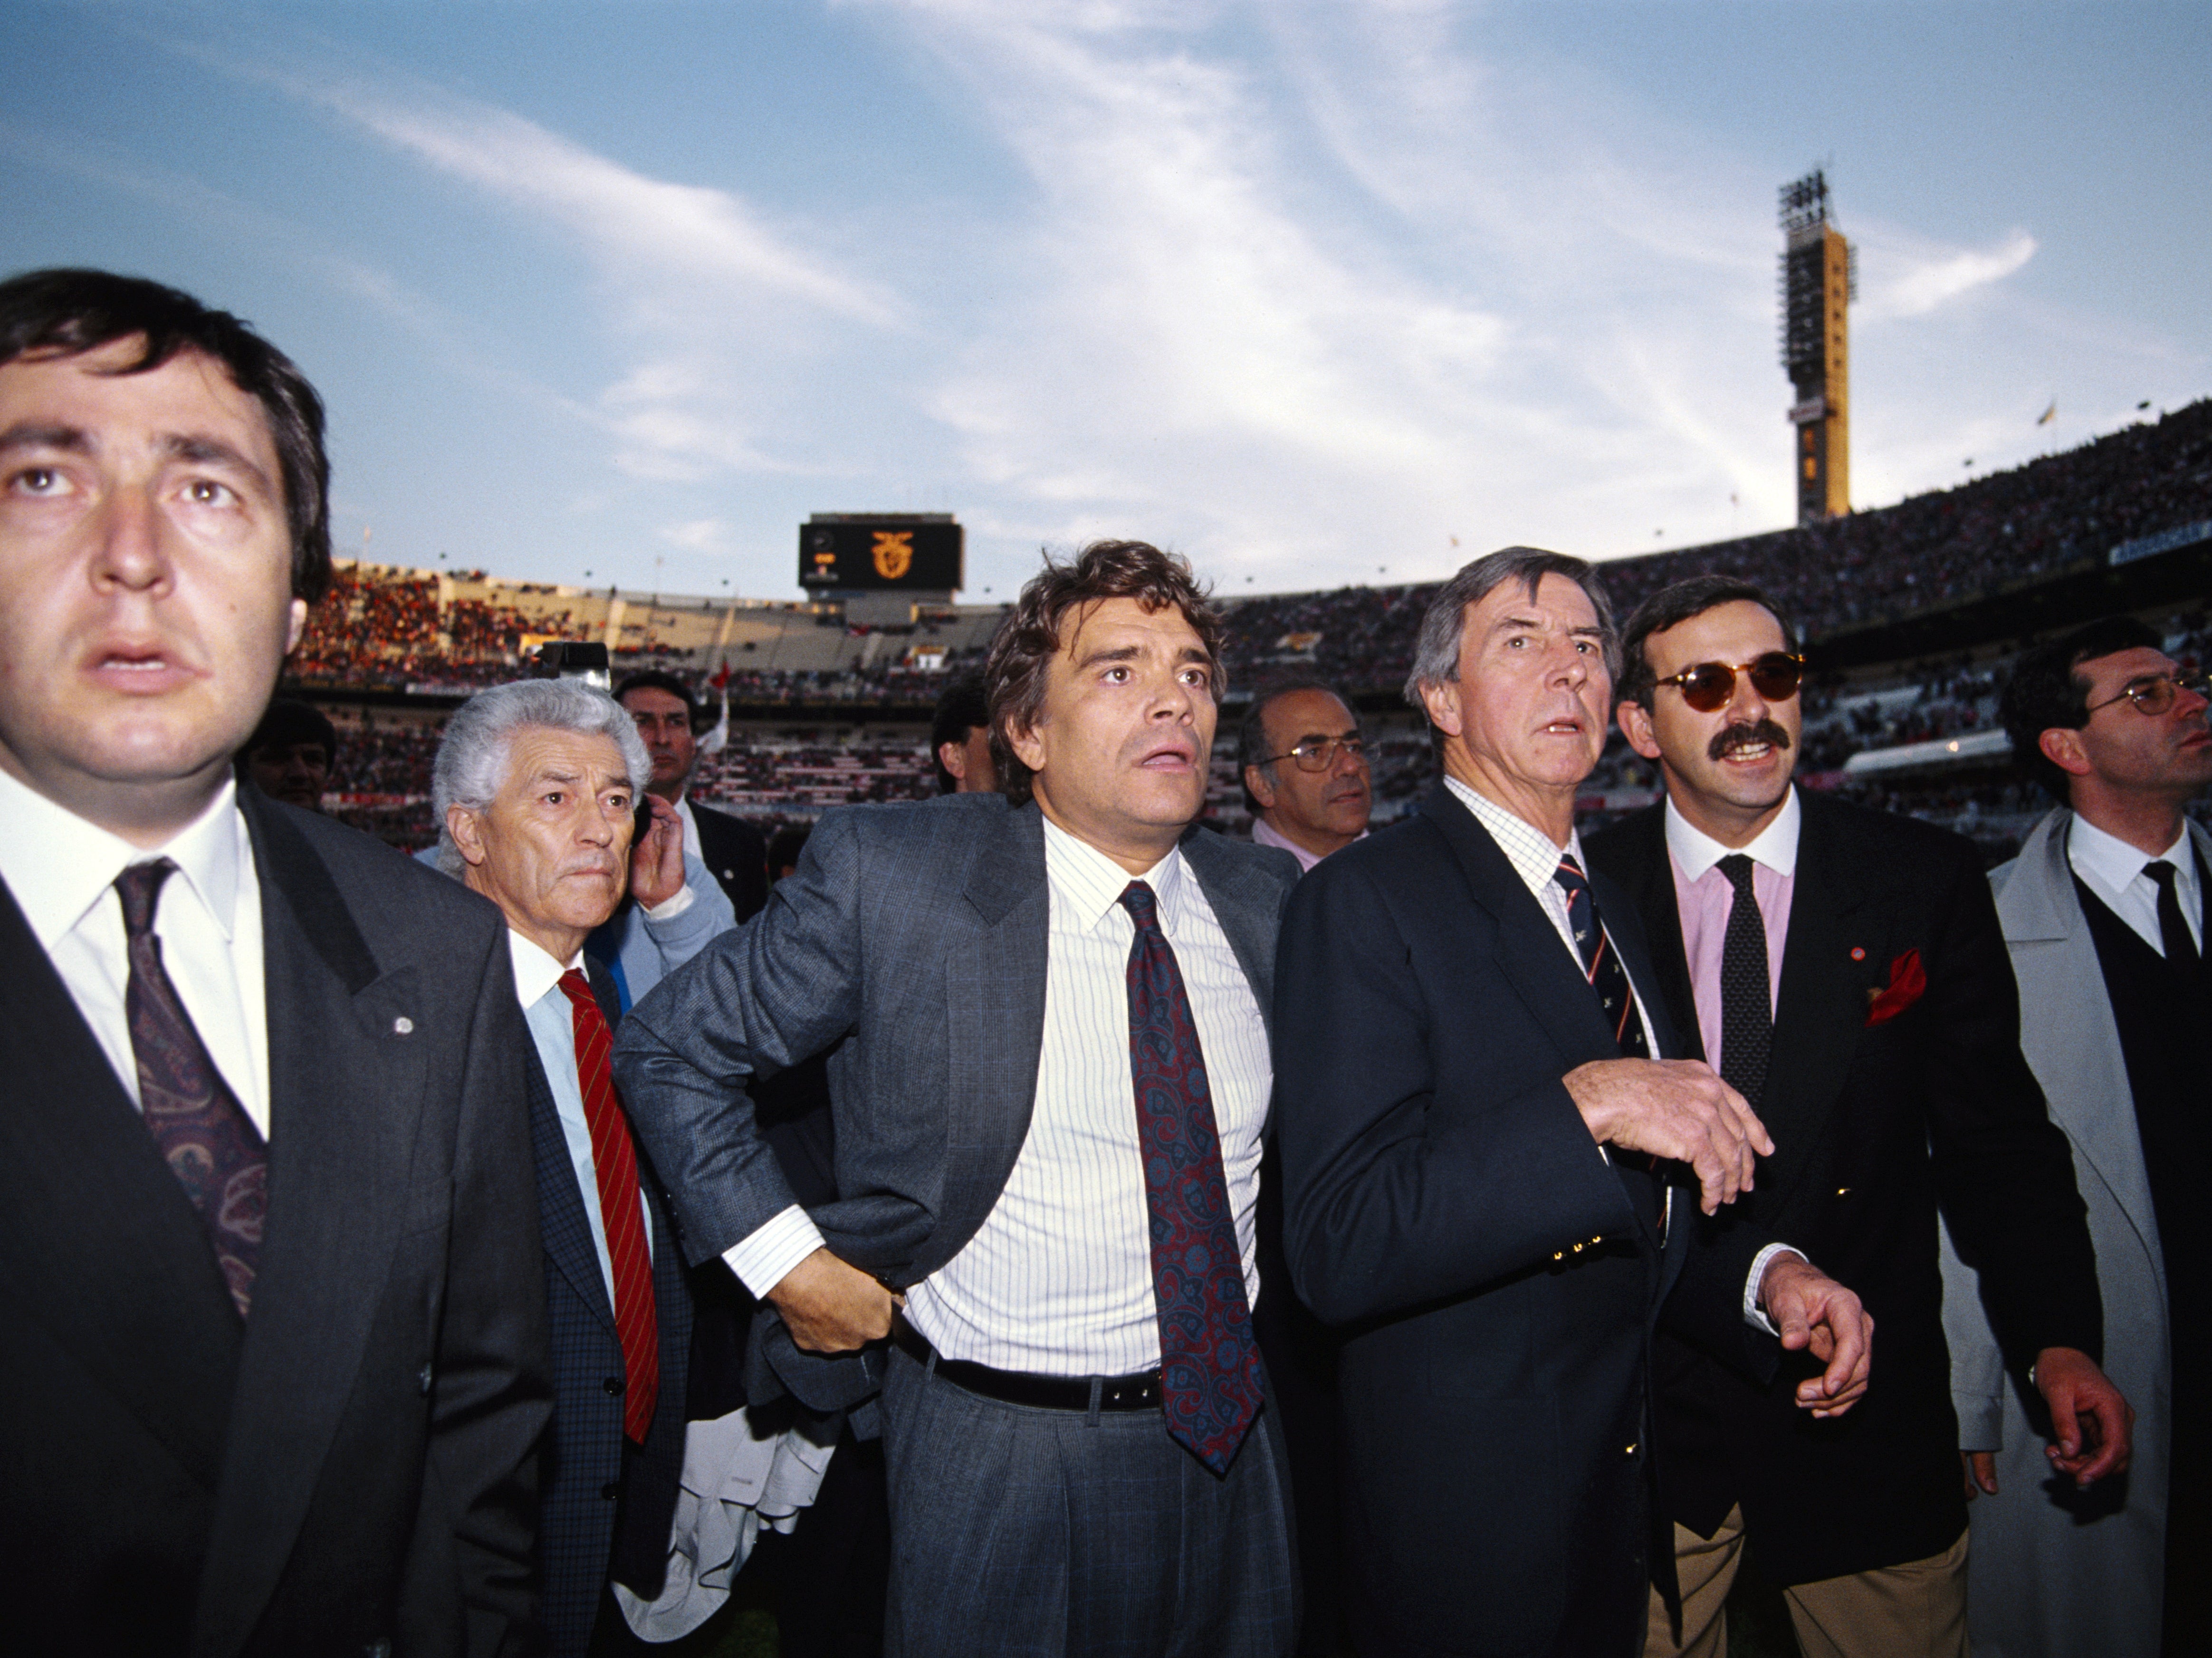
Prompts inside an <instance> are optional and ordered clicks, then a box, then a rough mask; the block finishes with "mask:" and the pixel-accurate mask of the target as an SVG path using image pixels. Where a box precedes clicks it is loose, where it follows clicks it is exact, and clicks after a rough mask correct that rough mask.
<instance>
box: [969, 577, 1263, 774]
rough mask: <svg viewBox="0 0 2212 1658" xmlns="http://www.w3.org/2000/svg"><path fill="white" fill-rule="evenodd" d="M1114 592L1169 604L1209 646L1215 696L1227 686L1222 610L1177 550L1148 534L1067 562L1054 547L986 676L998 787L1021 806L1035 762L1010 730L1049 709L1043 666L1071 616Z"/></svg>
mask: <svg viewBox="0 0 2212 1658" xmlns="http://www.w3.org/2000/svg"><path fill="white" fill-rule="evenodd" d="M1109 598H1133V599H1135V600H1136V601H1137V603H1138V604H1141V605H1143V606H1144V607H1145V609H1146V610H1165V609H1166V608H1167V607H1168V606H1169V605H1170V604H1172V605H1173V606H1175V608H1176V610H1180V611H1182V617H1183V620H1184V621H1186V622H1188V623H1190V625H1191V629H1192V631H1193V632H1194V633H1196V634H1197V635H1198V639H1199V643H1200V645H1201V646H1203V647H1205V650H1206V659H1207V661H1208V662H1209V663H1210V664H1211V665H1212V672H1213V696H1214V701H1217V702H1218V701H1220V700H1221V694H1222V692H1223V691H1224V690H1225V689H1228V684H1229V679H1228V676H1227V674H1226V673H1225V671H1223V669H1222V665H1221V641H1222V625H1221V614H1220V612H1219V611H1218V610H1215V609H1214V608H1213V606H1212V603H1211V602H1210V601H1209V599H1208V597H1207V594H1206V590H1205V589H1204V588H1202V587H1200V586H1199V585H1198V578H1197V577H1196V576H1194V575H1193V574H1191V569H1190V566H1189V564H1188V562H1185V561H1184V560H1183V558H1182V556H1180V555H1179V554H1176V553H1164V552H1162V551H1161V550H1159V549H1158V548H1157V547H1155V546H1153V545H1152V544H1151V543H1150V542H1148V541H1094V542H1092V543H1091V544H1090V545H1089V546H1087V547H1085V548H1084V549H1083V550H1082V551H1080V552H1079V553H1078V554H1076V556H1074V558H1073V560H1071V561H1069V562H1066V563H1062V562H1060V561H1059V560H1058V559H1055V558H1054V557H1053V556H1051V555H1050V554H1049V553H1048V554H1047V555H1046V556H1045V563H1044V568H1042V570H1040V571H1038V572H1037V573H1036V574H1035V575H1033V576H1031V577H1030V579H1029V582H1028V585H1026V586H1024V587H1023V589H1022V593H1021V597H1020V598H1018V599H1016V600H1015V601H1014V607H1013V609H1012V610H1010V611H1008V612H1007V614H1006V620H1005V621H1004V622H1002V623H1000V624H999V631H998V634H997V635H996V636H995V637H994V638H993V640H992V641H991V654H990V658H989V659H988V660H987V662H986V663H985V664H984V667H983V678H984V683H985V687H986V690H987V695H988V696H989V700H990V708H991V759H992V762H993V763H994V764H995V765H996V766H997V768H998V771H999V787H1000V790H1001V791H1002V792H1003V793H1005V794H1006V797H1007V798H1008V799H1011V800H1012V801H1013V802H1014V803H1015V804H1016V805H1020V804H1022V803H1023V802H1024V801H1026V800H1027V799H1029V798H1030V768H1028V767H1027V766H1025V765H1024V764H1023V763H1022V762H1021V761H1020V760H1019V759H1018V757H1016V756H1015V754H1014V747H1013V743H1012V738H1010V736H1009V735H1008V733H1009V732H1014V731H1027V730H1029V729H1030V727H1031V726H1035V725H1036V718H1037V715H1038V714H1040V713H1041V712H1042V710H1043V708H1044V687H1045V674H1046V671H1047V670H1048V668H1049V667H1050V666H1051V665H1052V659H1053V658H1054V657H1055V656H1057V655H1058V654H1059V653H1060V646H1061V644H1062V643H1063V640H1062V633H1063V630H1064V629H1065V628H1066V623H1067V621H1068V618H1069V616H1071V615H1073V614H1076V613H1078V612H1079V611H1081V610H1085V609H1086V608H1088V607H1089V606H1091V605H1094V604H1101V603H1103V601H1105V600H1107V599H1109Z"/></svg>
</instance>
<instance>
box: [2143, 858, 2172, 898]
mask: <svg viewBox="0 0 2212 1658" xmlns="http://www.w3.org/2000/svg"><path fill="white" fill-rule="evenodd" d="M2142 872H2143V873H2144V874H2146V875H2148V876H2149V877H2150V878H2151V884H2152V885H2154V886H2155V887H2156V888H2157V889H2158V890H2160V892H2172V890H2173V884H2174V882H2175V881H2176V880H2178V879H2179V878H2180V875H2181V872H2180V871H2179V870H2178V869H2176V868H2175V867H2174V866H2173V865H2172V864H2169V863H2168V862H2166V859H2163V858H2157V859H2152V860H2151V861H2150V862H2149V863H2148V864H2145V865H2143V869H2142Z"/></svg>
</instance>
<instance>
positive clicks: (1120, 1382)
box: [891, 1313, 1160, 1412]
mask: <svg viewBox="0 0 2212 1658" xmlns="http://www.w3.org/2000/svg"><path fill="white" fill-rule="evenodd" d="M891 1340H892V1342H893V1343H894V1344H896V1346H897V1347H898V1350H899V1351H901V1352H902V1353H904V1354H905V1355H906V1356H907V1357H908V1358H911V1359H913V1360H914V1361H915V1363H920V1364H925V1365H927V1364H930V1363H932V1362H934V1364H935V1374H936V1375H938V1376H941V1377H942V1378H943V1379H944V1380H945V1381H947V1382H951V1384H952V1385H953V1386H954V1387H956V1388H965V1389H967V1391H968V1392H969V1393H971V1394H980V1395H981V1396H982V1397H983V1398H985V1399H995V1400H998V1401H999V1402H1000V1404H1002V1405H1026V1406H1030V1408H1031V1409H1032V1410H1039V1411H1085V1412H1087V1411H1089V1410H1090V1409H1091V1389H1092V1388H1093V1386H1094V1385H1095V1386H1096V1387H1097V1393H1098V1405H1097V1408H1098V1409H1100V1410H1102V1411H1157V1410H1158V1409H1159V1407H1160V1373H1159V1372H1158V1370H1140V1371H1139V1372H1138V1373H1137V1374H1136V1375H1134V1376H1037V1375H1035V1374H1033V1373H1032V1372H1030V1371H1028V1370H993V1369H992V1368H991V1367H990V1366H989V1365H987V1364H976V1363H971V1362H970V1361H969V1360H967V1359H964V1358H940V1357H938V1352H937V1349H936V1348H934V1347H933V1346H931V1345H929V1338H928V1337H927V1336H925V1335H923V1334H922V1333H921V1331H919V1330H917V1329H915V1327H914V1326H913V1325H911V1324H909V1323H908V1322H907V1321H906V1315H905V1314H903V1313H901V1314H899V1315H896V1317H894V1318H893V1319H892V1321H891Z"/></svg>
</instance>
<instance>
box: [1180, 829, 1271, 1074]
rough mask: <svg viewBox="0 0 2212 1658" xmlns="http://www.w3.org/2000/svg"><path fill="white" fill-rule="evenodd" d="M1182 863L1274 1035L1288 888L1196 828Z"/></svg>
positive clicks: (1185, 838)
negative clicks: (1278, 945)
mask: <svg viewBox="0 0 2212 1658" xmlns="http://www.w3.org/2000/svg"><path fill="white" fill-rule="evenodd" d="M1182 855H1183V862H1184V863H1186V864H1188V865H1189V866H1190V872H1191V873H1192V874H1193V875H1194V876H1196V877H1197V878H1198V884H1199V890H1200V891H1202V892H1204V893H1205V894H1206V903H1207V905H1208V906H1209V907H1210V908H1212V911H1213V919H1214V920H1217V921H1218V922H1219V923H1220V924H1221V931H1222V932H1223V933H1224V934H1225V935H1226V936H1227V938H1228V939H1229V947H1230V949H1231V950H1232V951H1234V952H1235V954H1236V957H1237V965H1238V966H1239V967H1241V968H1243V969H1244V976H1245V978H1246V979H1247V980H1249V981H1250V982H1251V986H1252V994H1253V996H1254V997H1255V999H1257V1000H1258V1002H1259V1004H1260V1017H1261V1020H1262V1021H1263V1022H1264V1023H1266V1025H1267V1029H1268V1032H1269V1033H1270V1034H1271V1035H1272V1034H1273V1030H1274V1027H1275V938H1276V934H1277V933H1278V932H1279V931H1280V930H1281V926H1282V919H1283V900H1284V897H1285V895H1286V894H1287V892H1288V890H1289V889H1287V888H1285V887H1282V886H1279V885H1278V884H1276V882H1275V881H1274V880H1273V878H1270V877H1269V876H1268V875H1267V873H1266V872H1265V871H1264V870H1262V869H1260V868H1257V867H1255V865H1253V864H1252V863H1251V862H1249V860H1247V859H1242V858H1238V857H1237V856H1236V855H1235V854H1233V853H1231V851H1230V850H1229V848H1228V847H1227V846H1226V845H1225V843H1224V842H1223V841H1222V839H1221V837H1220V836H1219V835H1215V834H1213V833H1212V831H1210V830H1207V829H1196V828H1194V829H1191V830H1189V831H1188V833H1187V834H1185V835H1184V836H1183V837H1182Z"/></svg>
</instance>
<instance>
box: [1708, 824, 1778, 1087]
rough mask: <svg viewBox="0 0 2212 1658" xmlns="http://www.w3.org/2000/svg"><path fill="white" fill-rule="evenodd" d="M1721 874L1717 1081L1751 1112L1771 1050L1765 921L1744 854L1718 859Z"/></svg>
mask: <svg viewBox="0 0 2212 1658" xmlns="http://www.w3.org/2000/svg"><path fill="white" fill-rule="evenodd" d="M1720 867H1721V873H1722V874H1723V875H1725V876H1727V877H1728V878H1729V885H1730V886H1732V887H1734V888H1735V902H1734V903H1732V904H1730V905H1729V919H1728V932H1727V934H1726V935H1725V936H1724V937H1723V939H1722V940H1721V1080H1722V1081H1723V1082H1724V1083H1726V1084H1728V1085H1729V1087H1730V1088H1733V1089H1734V1090H1735V1091H1736V1092H1737V1093H1739V1094H1741V1095H1742V1096H1744V1098H1745V1099H1746V1100H1747V1101H1749V1102H1751V1104H1752V1105H1753V1107H1756V1106H1757V1105H1758V1104H1759V1096H1760V1095H1761V1094H1762V1093H1764V1092H1765V1090H1766V1061H1767V1058H1768V1056H1769V1055H1770V1054H1772V1053H1773V1051H1774V1003H1773V991H1772V989H1771V981H1770V980H1769V979H1768V977H1767V969H1766V918H1765V916H1764V915H1762V914H1759V896H1758V894H1756V893H1755V892H1753V890H1752V885H1751V878H1752V871H1753V868H1754V867H1756V866H1755V865H1753V863H1752V861H1751V859H1750V858H1749V857H1747V855H1746V854H1744V853H1741V852H1737V853H1729V856H1727V857H1725V858H1723V859H1721V865H1720Z"/></svg>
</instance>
